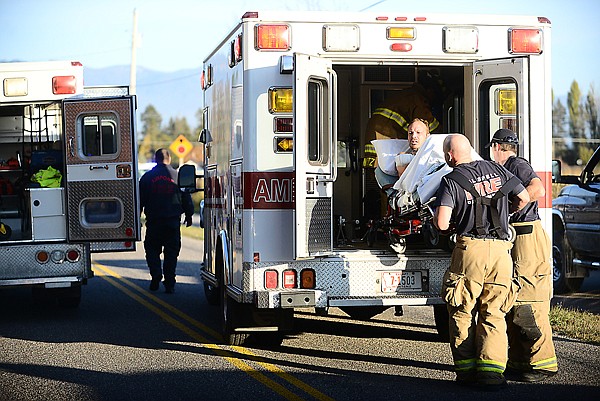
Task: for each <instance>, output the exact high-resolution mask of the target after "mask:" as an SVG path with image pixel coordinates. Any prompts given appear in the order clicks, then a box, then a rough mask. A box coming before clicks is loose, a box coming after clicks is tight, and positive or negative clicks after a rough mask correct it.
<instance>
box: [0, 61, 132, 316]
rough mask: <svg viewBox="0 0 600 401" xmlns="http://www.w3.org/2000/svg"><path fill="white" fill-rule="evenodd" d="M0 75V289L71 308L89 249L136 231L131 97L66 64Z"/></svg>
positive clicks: (127, 241)
mask: <svg viewBox="0 0 600 401" xmlns="http://www.w3.org/2000/svg"><path fill="white" fill-rule="evenodd" d="M0 82H2V90H1V92H0V180H2V182H3V186H2V187H1V188H0V266H2V268H1V269H0V289H1V288H6V287H10V286H31V287H32V288H33V289H34V295H35V296H36V297H40V299H46V298H53V299H58V301H59V303H60V304H63V305H66V306H77V305H78V304H79V301H80V298H81V285H82V284H86V283H87V280H88V278H91V277H92V276H93V272H92V269H91V252H103V251H111V252H112V251H131V250H135V242H136V241H137V240H139V237H140V224H139V213H138V210H139V201H138V194H137V189H136V188H137V186H136V183H137V181H136V166H137V161H136V153H137V152H136V143H135V127H134V122H135V107H136V105H135V97H133V96H129V94H128V88H126V87H93V88H85V89H84V87H83V66H82V65H81V63H79V62H71V61H52V62H31V63H0ZM57 171H58V174H57V173H56V172H57Z"/></svg>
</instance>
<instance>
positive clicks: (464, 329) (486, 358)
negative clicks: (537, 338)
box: [434, 134, 529, 388]
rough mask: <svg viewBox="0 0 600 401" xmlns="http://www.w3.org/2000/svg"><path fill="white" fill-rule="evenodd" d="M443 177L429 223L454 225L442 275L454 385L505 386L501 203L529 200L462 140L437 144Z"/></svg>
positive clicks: (508, 272)
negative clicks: (453, 243)
mask: <svg viewBox="0 0 600 401" xmlns="http://www.w3.org/2000/svg"><path fill="white" fill-rule="evenodd" d="M444 155H445V158H446V162H447V163H448V165H449V166H450V167H453V168H454V171H452V172H451V173H449V174H448V175H446V176H445V177H444V178H443V179H442V182H441V184H440V188H439V190H438V193H437V205H436V206H437V208H436V211H435V216H434V224H435V225H436V226H437V227H438V228H439V229H440V230H442V231H444V230H448V228H449V227H450V221H454V222H455V225H456V234H457V243H456V246H455V248H454V250H453V252H452V259H451V264H450V268H449V269H448V271H447V272H446V274H445V277H444V282H443V287H442V296H443V297H444V299H445V301H446V303H447V306H448V313H449V317H450V322H449V323H450V326H449V328H450V339H449V340H450V348H451V351H452V357H453V359H454V367H455V371H456V381H457V383H459V384H478V385H481V386H485V387H487V388H497V387H499V386H503V385H505V384H506V380H505V379H504V375H503V373H504V370H505V368H506V362H507V358H508V356H507V353H508V338H507V334H506V320H505V318H506V312H508V310H510V307H511V306H512V299H511V294H516V291H515V290H514V288H513V285H512V284H513V281H512V276H513V274H512V270H513V269H512V259H511V256H510V249H511V247H512V243H511V242H509V241H508V215H509V203H508V198H509V197H510V198H511V199H512V207H513V208H515V209H520V208H523V207H524V206H525V205H526V204H527V203H528V202H529V196H528V194H527V191H526V190H525V188H524V187H523V185H522V184H521V182H520V181H519V180H518V179H517V178H516V177H514V176H513V175H512V174H511V173H510V172H508V171H507V170H506V169H505V168H503V167H501V166H499V165H498V164H496V163H493V162H489V161H486V160H475V161H474V160H473V159H472V157H471V145H470V143H469V140H468V139H467V138H466V137H465V136H463V135H460V134H453V135H448V136H447V137H446V139H445V140H444Z"/></svg>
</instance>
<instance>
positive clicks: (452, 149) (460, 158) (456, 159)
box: [444, 134, 473, 167]
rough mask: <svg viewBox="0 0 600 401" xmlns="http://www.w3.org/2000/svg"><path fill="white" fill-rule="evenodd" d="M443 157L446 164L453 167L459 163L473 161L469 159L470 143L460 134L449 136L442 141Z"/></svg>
mask: <svg viewBox="0 0 600 401" xmlns="http://www.w3.org/2000/svg"><path fill="white" fill-rule="evenodd" d="M444 156H445V157H446V163H448V165H449V166H450V167H454V166H456V165H458V164H461V163H469V162H471V161H473V158H472V157H471V142H469V139H468V138H467V137H466V136H464V135H461V134H450V135H448V136H447V137H446V138H445V139H444Z"/></svg>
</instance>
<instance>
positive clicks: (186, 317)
mask: <svg viewBox="0 0 600 401" xmlns="http://www.w3.org/2000/svg"><path fill="white" fill-rule="evenodd" d="M94 267H97V268H98V269H99V270H101V271H103V272H104V273H105V274H107V275H108V276H112V277H114V278H116V279H118V280H119V281H121V282H123V283H124V284H125V285H127V286H129V287H131V288H132V289H134V290H135V291H137V292H139V293H141V294H142V295H143V296H144V297H147V298H149V299H151V300H152V301H154V302H156V303H157V304H159V305H161V306H162V307H164V308H165V309H167V310H169V311H170V312H172V313H173V314H175V315H177V316H178V317H180V318H181V319H183V320H185V321H187V322H188V323H190V324H191V325H192V326H194V327H196V328H198V329H200V330H201V331H203V332H204V333H207V334H208V335H210V336H212V337H214V338H219V339H220V338H221V335H220V334H219V333H217V332H216V331H214V330H213V329H211V328H210V327H208V326H206V325H204V324H202V323H200V322H199V321H197V320H196V319H194V318H192V317H191V316H189V315H188V314H186V313H184V312H182V311H181V310H179V309H177V308H175V307H173V306H172V305H171V304H169V303H167V302H165V301H163V300H162V299H160V298H158V297H156V296H154V295H152V294H150V293H148V292H147V291H146V290H145V289H143V288H141V287H140V286H138V285H137V284H135V283H133V282H131V281H129V280H127V279H126V278H124V277H122V276H120V275H119V274H118V273H116V272H115V271H113V270H111V269H110V268H108V267H107V266H104V265H101V264H99V263H96V262H94ZM108 276H102V277H103V278H104V279H105V280H107V281H108V282H109V283H111V284H112V285H114V286H115V287H117V288H119V289H121V290H122V291H123V292H125V293H126V294H127V295H129V296H130V297H131V298H133V299H135V300H136V301H138V302H139V303H140V304H142V305H144V306H145V307H146V308H148V309H150V310H151V311H152V312H154V313H156V314H157V315H158V316H160V317H161V318H162V319H164V320H165V321H167V322H169V323H170V324H172V325H173V326H175V327H177V328H178V329H179V330H181V331H183V332H184V333H186V334H187V335H189V336H190V337H192V338H193V339H195V340H196V341H198V342H200V343H202V345H203V346H205V347H206V348H210V349H211V350H212V351H213V352H215V353H216V354H217V355H219V356H221V357H223V358H225V359H226V360H227V361H228V362H229V363H231V364H232V365H234V366H236V367H237V368H239V369H240V370H242V371H244V372H246V373H248V374H249V375H250V376H252V377H253V378H255V379H256V380H258V381H260V382H261V383H263V384H265V385H267V386H268V387H270V388H271V389H273V390H274V391H276V392H277V393H279V394H281V395H282V396H283V397H285V398H287V399H290V400H291V399H301V398H299V397H298V396H296V395H295V394H293V393H291V392H289V390H287V389H286V388H284V387H282V386H280V385H279V384H278V383H276V382H273V381H271V380H270V379H268V378H267V377H266V376H264V375H262V374H261V373H260V372H258V371H256V370H254V369H253V368H252V367H251V366H250V365H248V364H246V363H245V362H242V361H241V360H239V359H237V358H234V357H232V356H231V352H229V351H227V350H226V349H223V348H222V347H220V346H219V345H216V344H210V342H209V341H208V340H207V339H206V338H204V337H203V336H202V335H200V334H199V333H198V332H196V331H194V330H192V329H190V328H188V327H187V326H185V325H184V324H182V323H181V322H179V321H177V320H176V319H173V318H172V317H171V316H169V315H168V314H166V313H165V312H164V311H163V310H161V309H159V308H157V307H156V306H154V305H152V304H151V303H149V302H148V301H146V300H145V299H143V298H142V297H140V296H139V295H137V294H135V293H133V292H131V291H130V290H129V289H127V288H125V287H123V286H122V285H121V284H120V283H118V282H116V281H115V280H113V279H111V278H110V277H108ZM231 348H232V349H233V350H235V351H236V352H239V353H241V354H244V355H248V356H251V357H253V358H255V363H257V364H258V365H260V366H262V367H263V368H264V369H266V370H267V371H269V372H271V373H274V374H276V375H277V376H279V377H280V378H282V379H283V380H285V381H287V382H288V383H290V384H292V385H293V386H295V387H297V388H299V389H301V390H302V391H304V392H306V393H307V394H310V395H311V396H312V397H314V398H316V399H318V400H323V401H334V399H333V398H331V397H328V396H327V395H325V394H323V393H321V392H320V391H318V390H317V389H315V388H313V387H311V386H310V385H308V384H306V383H304V382H303V381H301V380H299V379H297V378H296V377H294V376H292V375H290V374H289V373H287V372H286V371H284V370H282V369H281V368H279V367H278V366H276V365H273V364H271V363H268V362H264V361H261V360H260V359H261V357H260V356H259V355H257V354H255V353H253V352H252V351H250V350H249V349H247V348H244V347H233V346H232V347H231ZM269 382H270V383H269ZM270 384H272V385H273V386H278V387H280V388H279V390H280V391H284V392H285V393H287V394H288V395H289V396H290V397H292V398H288V396H286V395H285V394H283V393H281V392H280V391H277V389H275V388H274V387H272V385H270Z"/></svg>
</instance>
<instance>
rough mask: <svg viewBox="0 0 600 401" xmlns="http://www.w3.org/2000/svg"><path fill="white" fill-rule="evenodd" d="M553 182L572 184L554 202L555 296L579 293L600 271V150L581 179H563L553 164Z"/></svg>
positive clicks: (585, 168) (558, 167)
mask: <svg viewBox="0 0 600 401" xmlns="http://www.w3.org/2000/svg"><path fill="white" fill-rule="evenodd" d="M552 181H553V182H556V183H563V184H570V185H567V186H565V187H563V188H562V189H561V191H560V193H559V194H558V196H557V197H556V199H554V200H553V201H552V242H553V249H552V260H553V276H554V277H553V279H554V292H555V293H556V294H563V293H567V292H576V291H577V290H579V288H580V287H581V284H582V283H583V280H584V279H585V278H586V277H587V276H589V270H590V269H599V268H600V146H599V147H598V148H597V149H596V151H595V152H594V154H593V155H592V157H591V158H590V160H589V161H588V163H587V164H586V166H585V167H584V168H583V171H582V172H581V174H580V175H579V177H577V176H563V175H561V169H560V162H558V161H556V160H554V161H553V165H552Z"/></svg>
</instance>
